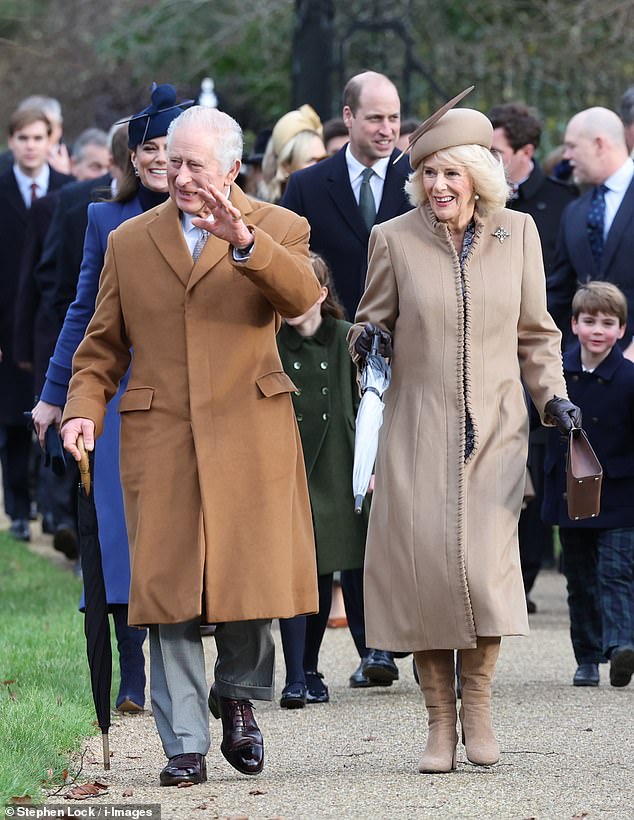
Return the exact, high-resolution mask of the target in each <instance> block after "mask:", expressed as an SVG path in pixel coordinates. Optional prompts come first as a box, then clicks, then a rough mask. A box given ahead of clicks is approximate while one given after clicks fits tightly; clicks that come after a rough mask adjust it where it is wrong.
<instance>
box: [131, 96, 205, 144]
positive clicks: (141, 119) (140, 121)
mask: <svg viewBox="0 0 634 820" xmlns="http://www.w3.org/2000/svg"><path fill="white" fill-rule="evenodd" d="M151 98H152V102H151V103H150V105H148V106H147V108H144V109H143V111H139V113H138V114H135V115H134V116H133V117H130V118H129V119H127V120H121V121H120V122H121V123H124V122H127V123H128V148H130V150H131V151H134V150H135V148H136V147H137V145H140V144H141V143H143V142H147V141H148V140H152V139H155V137H164V136H165V135H166V134H167V128H168V126H169V124H170V123H171V122H172V120H175V119H176V117H178V115H179V114H182V113H183V111H184V110H185V108H187V107H188V106H190V105H191V104H192V103H193V102H194V101H193V100H183V102H179V103H177V102H176V89H175V88H174V86H173V85H170V84H169V83H164V84H163V85H157V84H156V83H153V84H152V91H151Z"/></svg>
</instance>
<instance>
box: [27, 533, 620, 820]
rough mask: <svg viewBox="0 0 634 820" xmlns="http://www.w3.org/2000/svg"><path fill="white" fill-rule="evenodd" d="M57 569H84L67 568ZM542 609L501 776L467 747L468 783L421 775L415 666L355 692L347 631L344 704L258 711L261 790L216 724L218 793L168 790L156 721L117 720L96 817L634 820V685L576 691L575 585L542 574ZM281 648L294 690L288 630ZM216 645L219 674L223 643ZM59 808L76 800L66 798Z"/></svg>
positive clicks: (521, 668)
mask: <svg viewBox="0 0 634 820" xmlns="http://www.w3.org/2000/svg"><path fill="white" fill-rule="evenodd" d="M49 544H50V539H48V538H46V537H43V538H42V537H36V538H35V539H34V548H35V549H37V551H39V552H40V553H41V554H44V555H49V556H50V555H54V553H53V551H52V550H51V548H50V545H49ZM55 560H56V561H57V562H61V563H62V564H64V563H66V565H68V566H69V567H70V564H69V563H68V562H65V559H63V558H60V557H59V556H55ZM532 597H533V598H534V600H535V601H536V603H537V605H538V608H539V611H538V613H537V614H536V615H534V616H531V627H532V632H531V635H530V637H528V638H507V639H505V640H503V642H502V652H501V656H500V662H499V665H498V672H497V678H496V681H495V685H494V721H495V725H496V732H497V736H498V740H499V742H500V746H501V752H502V754H501V760H500V763H499V764H498V765H497V766H495V767H492V768H490V769H486V768H479V767H476V766H472V765H470V764H469V763H467V762H466V758H465V755H464V749H463V748H462V747H459V751H458V769H457V771H456V772H454V773H451V774H446V775H422V774H419V773H418V771H417V760H418V756H419V754H420V752H421V751H422V748H423V746H424V743H425V735H426V730H425V716H424V708H423V703H422V697H421V695H420V693H419V692H418V690H417V687H416V684H415V682H414V679H413V676H412V668H411V667H412V665H411V658H405V659H403V660H400V661H398V664H399V668H400V672H401V679H400V680H399V681H398V682H397V683H396V684H394V685H393V686H392V687H391V688H385V689H368V690H352V689H349V688H348V685H347V683H348V675H349V674H350V673H351V672H352V670H353V669H354V667H355V665H356V658H355V652H354V647H353V644H352V640H351V638H350V636H349V634H348V632H347V630H345V629H337V630H332V629H329V630H328V631H327V634H326V638H325V642H324V647H323V652H322V662H321V668H322V671H323V672H324V673H325V676H326V680H327V682H328V684H329V687H330V692H331V698H332V700H331V703H329V704H319V705H314V706H309V707H307V708H305V709H302V710H296V711H285V710H281V709H280V708H279V706H278V705H277V703H276V702H275V703H270V704H269V703H262V704H258V705H257V718H258V722H259V724H260V727H261V729H262V731H263V734H264V737H265V748H266V764H265V769H264V772H263V773H262V774H261V775H260V776H258V777H254V778H249V777H247V776H243V775H241V774H239V773H238V772H236V771H235V770H234V769H232V768H231V767H230V766H229V764H228V763H227V762H226V761H225V760H224V758H223V757H222V755H221V753H220V749H219V745H220V739H221V734H220V724H219V722H216V721H214V720H212V724H213V725H212V726H211V731H212V747H211V749H210V751H209V754H208V756H207V770H208V777H209V780H208V782H207V783H205V784H202V785H200V786H192V787H189V788H180V789H176V788H161V787H159V786H158V774H159V771H160V769H161V768H162V766H163V765H164V760H165V759H164V756H163V753H162V749H161V747H160V743H159V740H158V736H157V734H156V730H155V726H154V722H153V719H152V717H151V715H150V714H144V715H141V716H137V717H117V718H115V719H114V722H113V726H112V728H111V731H110V748H111V753H112V768H111V770H110V771H109V772H104V770H103V766H102V764H101V763H100V753H101V740H100V737H95V738H91V739H89V740H88V741H87V743H86V746H85V748H84V754H83V769H82V771H81V773H80V775H79V777H78V782H80V783H86V782H90V781H93V780H100V781H102V782H104V783H107V784H108V786H109V789H108V793H107V794H104V795H103V796H102V797H99V798H94V799H91V800H90V801H89V804H90V806H94V807H95V808H96V807H97V805H98V804H100V803H115V804H143V805H147V804H153V803H159V804H160V805H161V817H162V818H163V820H166V818H169V819H170V820H192V818H193V819H194V820H196V819H197V818H200V820H204V818H210V819H211V818H249V820H260V819H261V820H272V818H277V819H278V820H279V818H284V820H326V818H333V819H334V818H337V819H339V818H346V820H347V819H348V818H349V819H350V820H357V818H359V819H361V818H368V819H369V820H388V818H389V820H396V819H397V818H399V819H400V818H403V820H405V818H407V819H408V820H409V818H421V819H424V820H426V818H434V820H436V818H451V820H454V818H483V819H484V818H492V819H494V820H498V819H501V820H506V818H509V820H511V819H513V820H514V819H515V818H517V820H528V819H529V818H538V819H539V820H551V818H552V820H559V818H561V820H564V819H567V818H588V819H589V820H594V818H614V819H615V820H617V819H618V820H626V819H627V820H629V818H632V817H634V809H632V801H631V792H632V784H633V783H634V763H633V761H632V748H633V740H634V709H633V705H634V684H631V685H630V686H629V687H627V688H624V689H614V688H612V687H610V685H609V682H608V675H607V667H602V682H601V686H600V687H599V688H598V689H583V688H581V689H579V688H574V687H572V686H571V679H572V673H573V672H574V668H575V664H574V658H573V654H572V650H571V647H570V640H569V636H568V618H567V609H566V603H565V587H564V581H563V578H562V576H561V575H559V574H558V573H556V572H552V571H548V572H542V573H541V574H540V576H539V578H538V580H537V584H536V587H535V590H534V594H533V596H532ZM275 635H276V640H277V643H278V650H279V651H278V658H277V676H278V690H280V689H281V685H282V684H283V660H282V653H281V649H279V632H278V631H277V629H276V630H275ZM204 640H205V646H206V651H207V656H208V669H209V670H211V669H212V665H213V661H214V657H215V643H214V640H213V638H205V639H204ZM78 764H79V760H77V761H75V762H74V769H75V770H76V767H77V766H78ZM71 770H73V767H71ZM48 802H49V803H56V804H58V803H60V802H63V801H62V800H61V799H60V795H57V796H50V797H49V800H48ZM67 805H69V807H70V806H77V807H78V808H79V806H80V805H81V806H82V807H85V808H87V807H88V803H86V802H84V803H82V804H79V803H72V804H69V803H67Z"/></svg>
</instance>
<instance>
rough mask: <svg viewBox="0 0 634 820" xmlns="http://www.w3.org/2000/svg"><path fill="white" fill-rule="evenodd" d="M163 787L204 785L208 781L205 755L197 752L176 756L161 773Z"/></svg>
mask: <svg viewBox="0 0 634 820" xmlns="http://www.w3.org/2000/svg"><path fill="white" fill-rule="evenodd" d="M160 780H161V786H178V784H179V783H204V782H205V781H206V780H207V765H206V763H205V755H201V754H198V753H197V752H190V753H189V754H183V755H174V757H170V759H169V762H168V764H167V766H166V767H165V768H164V769H163V771H162V772H161V777H160Z"/></svg>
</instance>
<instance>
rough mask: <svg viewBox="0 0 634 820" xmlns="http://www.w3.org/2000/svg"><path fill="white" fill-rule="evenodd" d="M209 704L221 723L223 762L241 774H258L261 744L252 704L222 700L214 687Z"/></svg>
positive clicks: (210, 691) (262, 761) (261, 751)
mask: <svg viewBox="0 0 634 820" xmlns="http://www.w3.org/2000/svg"><path fill="white" fill-rule="evenodd" d="M208 702H209V709H210V710H211V714H212V715H213V716H214V717H215V718H216V719H218V718H221V719H222V743H221V744H220V751H221V752H222V754H223V755H224V757H225V760H227V761H228V762H229V763H230V764H231V765H232V766H233V768H234V769H237V770H238V771H239V772H242V774H259V773H260V772H261V771H262V768H263V766H264V740H263V739H262V733H261V732H260V729H259V727H258V724H257V723H256V722H255V718H254V717H253V705H252V703H251V701H250V700H243V699H240V700H233V699H232V698H224V697H221V696H220V695H218V693H217V692H216V685H215V684H213V685H212V687H211V689H210V690H209V701H208Z"/></svg>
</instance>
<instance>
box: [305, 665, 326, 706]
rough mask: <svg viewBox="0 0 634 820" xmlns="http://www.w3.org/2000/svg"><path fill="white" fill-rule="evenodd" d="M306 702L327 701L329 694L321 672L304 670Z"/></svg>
mask: <svg viewBox="0 0 634 820" xmlns="http://www.w3.org/2000/svg"><path fill="white" fill-rule="evenodd" d="M305 675H306V703H328V701H329V700H330V695H329V693H328V687H327V686H326V684H325V683H324V676H323V675H322V674H321V672H306V673H305Z"/></svg>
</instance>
